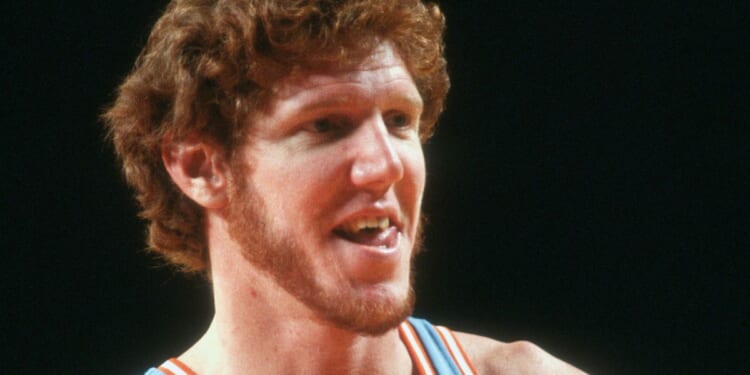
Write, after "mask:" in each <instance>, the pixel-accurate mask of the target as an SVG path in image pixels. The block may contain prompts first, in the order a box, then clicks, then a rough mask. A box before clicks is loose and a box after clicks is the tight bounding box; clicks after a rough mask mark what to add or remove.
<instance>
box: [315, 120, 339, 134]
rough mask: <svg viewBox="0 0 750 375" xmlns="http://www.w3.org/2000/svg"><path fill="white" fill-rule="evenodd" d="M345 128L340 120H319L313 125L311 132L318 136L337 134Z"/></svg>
mask: <svg viewBox="0 0 750 375" xmlns="http://www.w3.org/2000/svg"><path fill="white" fill-rule="evenodd" d="M343 128H344V124H343V122H342V121H341V120H340V119H335V118H331V117H324V118H319V119H317V120H315V121H313V122H312V123H311V130H312V131H313V132H315V133H318V134H325V133H332V132H337V131H340V130H342V129H343Z"/></svg>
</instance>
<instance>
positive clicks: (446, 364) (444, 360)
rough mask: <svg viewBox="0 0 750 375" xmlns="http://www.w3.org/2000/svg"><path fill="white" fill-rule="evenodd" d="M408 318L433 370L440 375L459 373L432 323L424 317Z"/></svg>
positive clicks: (457, 374)
mask: <svg viewBox="0 0 750 375" xmlns="http://www.w3.org/2000/svg"><path fill="white" fill-rule="evenodd" d="M408 319H409V323H411V325H412V326H413V327H414V330H415V331H416V332H417V335H419V339H420V340H421V341H422V346H424V349H425V351H427V355H429V356H430V360H431V361H432V365H433V366H434V367H435V371H437V373H438V374H440V375H449V374H456V375H461V371H459V370H458V367H456V364H455V363H454V362H453V357H451V354H450V352H449V351H448V348H446V347H445V345H444V344H443V340H441V339H440V334H439V333H438V332H437V331H436V330H435V328H434V327H433V326H432V324H430V323H429V322H428V321H426V320H424V319H419V318H414V317H410V318H408Z"/></svg>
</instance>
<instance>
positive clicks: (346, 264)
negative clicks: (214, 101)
mask: <svg viewBox="0 0 750 375" xmlns="http://www.w3.org/2000/svg"><path fill="white" fill-rule="evenodd" d="M274 89H275V96H274V98H273V99H272V102H271V106H270V108H269V110H267V111H265V112H264V113H262V114H259V115H258V116H257V117H256V118H254V119H252V129H253V130H252V131H251V134H250V135H249V138H248V141H247V144H246V145H245V146H244V147H243V148H242V149H241V150H240V153H239V154H238V155H239V156H238V157H239V159H238V160H235V161H233V162H232V163H230V162H229V161H227V160H224V159H223V158H222V156H221V155H223V153H222V152H221V149H220V148H219V147H217V146H216V145H213V144H211V143H209V142H206V141H204V140H201V139H199V138H188V139H185V140H181V141H180V142H166V143H165V145H164V147H163V153H162V157H163V160H164V165H165V167H166V169H167V171H168V172H169V173H170V175H171V176H172V179H173V180H174V181H175V183H176V184H177V186H179V187H180V189H181V190H182V191H183V192H184V193H185V194H187V195H188V196H189V197H191V198H192V199H193V200H194V201H196V202H197V203H198V204H200V205H201V206H203V207H204V208H205V213H206V220H205V225H206V234H207V240H208V248H209V252H210V257H211V275H212V280H213V290H214V304H215V316H214V319H213V321H212V323H211V325H210V327H209V329H208V330H207V332H206V333H205V335H204V336H203V337H202V338H201V339H200V340H199V341H198V342H197V343H196V344H195V345H194V346H193V347H192V348H190V349H189V350H188V351H187V352H185V353H184V354H183V355H182V356H180V357H179V359H180V360H181V361H183V362H184V363H186V364H187V365H188V366H190V367H191V368H192V369H193V370H195V371H196V372H197V373H199V374H220V373H221V374H247V373H263V374H285V373H311V374H312V373H318V374H327V373H363V374H364V373H366V374H410V373H412V372H413V371H414V370H413V367H412V363H411V359H410V357H409V355H408V352H407V351H406V348H405V347H404V345H403V344H402V343H401V340H400V338H399V335H398V331H397V330H396V326H397V324H398V322H400V321H402V320H403V318H404V316H405V315H406V314H408V313H409V312H410V310H411V303H412V301H411V298H410V290H411V279H410V278H411V261H412V257H413V252H414V251H415V247H414V246H415V243H416V242H417V235H418V222H419V215H420V209H421V200H422V194H423V190H424V184H425V165H424V157H423V153H422V146H421V143H420V141H419V136H418V130H419V128H418V126H419V125H418V124H419V121H418V120H419V117H420V114H421V111H422V101H421V98H420V96H419V93H418V91H417V89H416V87H415V85H414V82H413V80H412V78H411V76H410V74H409V72H408V70H407V69H406V68H405V66H404V64H403V62H402V60H401V59H400V57H399V56H398V54H397V53H396V52H395V51H394V49H393V48H392V47H391V46H390V45H389V44H388V43H383V44H382V45H381V46H380V47H379V48H378V49H376V50H375V51H374V52H373V54H372V55H371V56H370V58H369V59H367V60H366V61H363V62H362V63H360V64H358V65H357V66H354V67H350V68H345V69H342V68H331V69H327V70H324V71H315V72H298V73H296V74H294V75H292V76H289V77H286V78H285V79H283V80H281V81H280V82H279V83H278V84H277V85H276V86H275V87H274ZM233 163H234V164H233ZM233 172H234V173H233ZM240 172H241V173H240ZM365 216H378V217H383V216H386V217H389V218H390V219H391V225H390V227H389V228H388V229H387V230H386V231H387V232H388V234H389V235H387V236H385V235H384V236H382V237H381V238H376V239H375V240H372V239H370V240H367V241H360V242H364V243H358V242H355V241H352V240H351V238H347V237H346V236H342V235H341V228H342V227H345V226H346V225H347V224H348V223H351V222H352V221H354V220H356V219H358V218H361V217H365ZM258 223H264V224H263V225H258ZM279 254H281V255H283V256H282V257H278V256H279ZM274 256H277V257H276V258H274ZM274 259H277V260H278V259H294V261H289V262H278V261H274ZM319 300H325V301H326V302H325V303H319V302H316V301H319ZM340 306H344V307H340ZM346 306H349V307H346ZM357 306H366V309H365V310H364V311H365V313H362V311H359V312H358V311H357V310H356V307H357ZM334 310H335V311H334ZM339 310H340V311H339ZM330 311H334V313H331V312H330ZM372 311H377V313H376V314H373V313H371V312H372ZM457 336H458V338H459V340H460V341H461V342H462V344H463V345H464V347H465V349H466V351H467V353H468V354H469V356H470V358H471V359H472V360H473V362H474V364H475V366H476V367H477V368H478V369H479V371H480V373H497V374H502V373H559V374H566V373H580V372H577V370H575V369H574V368H572V367H570V366H568V365H567V364H565V363H563V362H561V361H559V360H557V359H555V358H554V357H552V356H550V355H549V354H546V353H544V352H543V351H542V350H541V349H538V348H537V347H535V346H533V345H532V344H528V343H514V344H504V343H500V342H498V341H494V340H491V339H487V338H484V337H480V336H474V335H468V334H462V333H457ZM279 358H283V360H279Z"/></svg>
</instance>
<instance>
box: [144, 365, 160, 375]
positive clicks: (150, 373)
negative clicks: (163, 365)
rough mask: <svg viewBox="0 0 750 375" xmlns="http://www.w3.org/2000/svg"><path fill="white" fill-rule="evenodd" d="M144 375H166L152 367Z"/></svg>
mask: <svg viewBox="0 0 750 375" xmlns="http://www.w3.org/2000/svg"><path fill="white" fill-rule="evenodd" d="M143 375H164V373H163V372H161V371H159V370H158V369H157V368H156V367H152V368H150V369H148V371H146V373H145V374H143Z"/></svg>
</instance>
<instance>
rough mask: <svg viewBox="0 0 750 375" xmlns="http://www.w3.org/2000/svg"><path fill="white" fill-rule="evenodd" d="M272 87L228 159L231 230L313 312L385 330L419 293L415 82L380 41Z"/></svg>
mask: <svg viewBox="0 0 750 375" xmlns="http://www.w3.org/2000/svg"><path fill="white" fill-rule="evenodd" d="M274 88H275V92H274V97H273V98H272V100H271V103H270V107H269V109H268V110H267V111H265V112H264V113H263V114H262V115H259V116H257V117H256V118H254V119H253V122H252V125H251V126H252V128H251V129H252V130H251V134H250V135H249V138H248V142H247V145H246V146H245V147H244V148H242V149H241V151H242V152H241V154H240V156H239V157H238V159H236V160H235V162H234V163H233V164H234V165H233V168H232V169H233V176H234V177H233V179H234V180H235V186H234V188H233V192H232V194H231V206H230V209H229V210H230V215H229V227H230V234H231V236H232V237H233V238H234V239H235V241H237V242H238V243H239V245H240V246H241V247H242V249H243V254H244V255H245V257H246V259H248V260H249V261H250V263H251V264H252V265H253V266H255V267H258V268H260V269H262V270H264V271H266V272H267V273H268V274H270V275H271V276H272V277H273V278H274V280H276V283H277V284H279V285H280V286H281V287H282V288H284V289H285V290H286V291H287V292H288V293H290V294H291V295H292V296H294V297H295V298H297V299H299V300H300V301H302V302H303V303H305V304H306V305H307V306H308V307H310V308H311V309H312V310H313V311H315V312H316V313H317V315H318V316H319V317H320V318H322V319H324V320H326V321H329V322H332V323H334V324H336V325H337V326H340V327H343V328H347V329H351V330H355V331H359V332H363V333H373V334H376V333H381V332H384V331H385V330H387V329H389V328H391V327H394V326H395V325H397V324H398V323H400V322H401V321H402V320H403V319H404V318H405V317H406V316H407V315H408V314H410V313H411V310H412V307H413V303H414V301H413V300H414V298H413V293H412V289H411V279H410V278H411V276H410V274H411V272H410V269H411V260H412V256H413V255H414V252H415V251H416V250H415V244H416V243H417V242H418V237H419V233H418V232H419V215H420V206H421V199H422V192H423V189H424V182H425V166H424V158H423V154H422V147H421V143H420V140H419V133H418V131H419V129H418V125H419V118H420V115H421V112H422V100H421V97H420V95H419V92H418V91H417V88H416V86H415V85H414V82H413V80H412V78H411V76H410V74H409V72H408V71H407V69H406V67H405V66H404V64H403V62H402V61H401V59H400V57H399V56H398V54H397V52H395V50H394V49H393V48H392V47H391V46H390V44H387V43H384V44H382V45H381V46H380V47H379V48H378V49H376V50H375V51H374V53H373V54H372V55H371V56H370V58H368V59H367V60H365V61H363V62H362V63H360V64H358V65H356V66H354V67H350V68H346V69H340V68H339V69H337V68H332V69H328V70H324V71H315V72H305V73H301V72H298V73H295V74H292V75H291V76H289V77H286V78H284V79H282V80H281V81H280V82H279V83H278V84H277V85H276V86H275V87H274Z"/></svg>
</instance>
